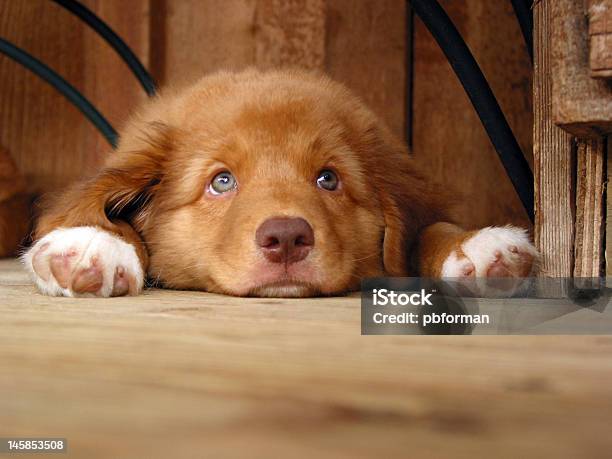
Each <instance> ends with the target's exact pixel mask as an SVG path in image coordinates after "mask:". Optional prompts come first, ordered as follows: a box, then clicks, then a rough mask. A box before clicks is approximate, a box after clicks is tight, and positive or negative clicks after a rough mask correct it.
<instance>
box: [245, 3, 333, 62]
mask: <svg viewBox="0 0 612 459" xmlns="http://www.w3.org/2000/svg"><path fill="white" fill-rule="evenodd" d="M254 39H255V64H256V65H257V67H258V68H261V69H268V68H278V67H300V68H306V69H311V70H322V69H323V65H324V58H325V2H324V0H291V1H286V0H259V1H258V2H257V8H256V10H255V36H254Z"/></svg>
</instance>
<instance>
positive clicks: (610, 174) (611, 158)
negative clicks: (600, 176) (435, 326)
mask: <svg viewBox="0 0 612 459" xmlns="http://www.w3.org/2000/svg"><path fill="white" fill-rule="evenodd" d="M606 156H607V158H606V164H607V167H606V169H607V181H606V236H605V239H606V277H608V278H611V279H610V280H611V281H612V190H611V189H610V187H612V185H611V184H612V136H610V137H608V139H607V148H606ZM610 287H612V285H610Z"/></svg>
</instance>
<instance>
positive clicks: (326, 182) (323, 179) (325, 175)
mask: <svg viewBox="0 0 612 459" xmlns="http://www.w3.org/2000/svg"><path fill="white" fill-rule="evenodd" d="M339 182H340V181H339V180H338V176H337V175H336V173H335V172H333V171H330V170H329V169H323V170H322V171H321V172H319V176H318V177H317V186H318V187H319V188H322V189H324V190H327V191H334V190H335V189H336V188H338V183H339Z"/></svg>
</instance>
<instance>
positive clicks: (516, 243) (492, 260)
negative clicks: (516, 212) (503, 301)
mask: <svg viewBox="0 0 612 459" xmlns="http://www.w3.org/2000/svg"><path fill="white" fill-rule="evenodd" d="M461 251H462V252H463V254H461V253H460V252H458V251H453V252H452V253H451V254H450V255H449V256H448V257H447V259H446V260H445V261H444V263H443V265H442V273H441V274H442V277H445V278H475V282H474V283H473V285H474V286H475V288H476V289H477V292H478V293H479V294H485V295H486V296H489V295H497V294H499V293H501V292H504V293H505V294H512V293H516V292H517V290H519V289H520V288H521V287H522V284H523V282H522V281H520V280H519V279H521V278H525V277H529V276H530V275H532V274H533V270H534V266H535V263H536V261H537V259H538V252H537V250H536V249H535V247H534V246H533V245H532V244H531V242H529V238H528V237H527V231H526V230H524V229H521V228H516V227H513V226H505V227H489V228H484V229H482V230H480V231H478V232H477V233H476V234H474V235H473V236H472V237H470V238H469V239H467V240H466V241H464V242H463V244H461Z"/></svg>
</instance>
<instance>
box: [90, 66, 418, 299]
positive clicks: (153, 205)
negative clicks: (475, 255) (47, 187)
mask: <svg viewBox="0 0 612 459" xmlns="http://www.w3.org/2000/svg"><path fill="white" fill-rule="evenodd" d="M92 183H93V184H92V185H91V186H96V187H97V189H98V191H99V193H97V194H95V196H96V198H95V199H100V200H102V201H103V204H102V206H101V207H102V208H103V209H104V213H105V216H106V217H108V218H111V219H112V218H120V219H127V220H129V221H130V222H131V223H132V225H133V226H134V227H135V228H136V229H137V230H138V231H139V232H140V233H141V235H142V237H143V239H144V241H145V242H146V246H147V248H148V251H149V256H150V266H149V274H150V275H151V276H152V277H153V278H156V279H159V280H161V281H162V282H163V283H164V284H165V285H167V286H170V287H177V288H191V289H205V290H208V291H215V292H222V293H230V294H235V295H258V296H307V295H316V294H330V293H336V292H342V291H346V290H351V289H355V288H358V286H359V282H360V279H361V278H363V277H366V276H376V275H383V274H394V275H401V274H405V273H406V272H407V264H406V260H407V257H408V253H407V250H408V248H409V247H408V245H409V243H410V240H411V237H412V234H413V232H414V231H416V229H417V228H418V226H419V225H420V222H421V221H422V220H423V218H424V215H425V214H427V209H426V205H425V197H426V195H427V190H426V189H425V188H424V182H423V181H422V180H421V179H420V178H419V177H418V176H416V174H415V173H414V172H413V171H412V168H411V165H410V163H409V158H408V153H407V151H405V149H404V148H403V147H402V145H401V144H400V143H399V142H397V141H396V140H395V139H394V138H393V137H392V136H391V135H390V134H389V132H388V130H387V129H386V128H385V127H384V126H383V125H382V124H381V123H380V122H379V120H378V119H377V118H376V117H375V116H374V115H373V114H372V113H371V112H370V111H369V110H367V109H366V108H365V107H364V106H363V105H362V104H361V103H360V102H359V101H358V100H357V99H356V98H355V97H354V96H352V95H351V94H350V93H349V92H348V91H347V90H346V89H345V88H344V87H343V86H341V85H339V84H337V83H334V82H332V81H330V80H329V79H327V78H324V77H321V76H315V75H312V74H307V73H299V72H292V73H289V72H272V73H258V72H256V71H247V72H244V73H241V74H229V73H221V74H217V75H214V76H211V77H207V78H205V79H203V80H201V81H200V82H199V83H197V84H196V85H194V86H193V87H191V88H189V89H187V90H182V91H177V92H175V93H173V94H164V95H162V96H161V97H160V98H159V100H157V101H156V102H154V103H153V104H152V105H151V106H149V107H148V108H146V109H145V111H144V112H143V113H142V114H141V115H140V116H139V117H137V118H136V119H135V120H134V121H133V122H132V123H131V124H130V125H129V126H128V127H127V129H126V130H125V131H124V133H123V135H122V143H121V146H120V149H119V151H118V152H117V153H116V154H114V157H113V159H112V160H111V161H110V162H109V164H108V166H107V167H106V168H105V169H104V170H103V171H102V172H101V173H100V174H99V175H98V177H97V178H96V179H94V181H93V182H92ZM90 207H96V208H98V209H99V208H100V206H90Z"/></svg>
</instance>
